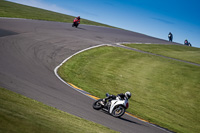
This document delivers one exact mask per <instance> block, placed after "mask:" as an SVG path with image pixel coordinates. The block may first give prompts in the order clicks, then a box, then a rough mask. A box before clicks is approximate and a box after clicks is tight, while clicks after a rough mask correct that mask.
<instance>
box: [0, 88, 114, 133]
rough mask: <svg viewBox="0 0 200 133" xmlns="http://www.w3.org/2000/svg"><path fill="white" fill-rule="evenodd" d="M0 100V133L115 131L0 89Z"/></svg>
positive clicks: (91, 132) (92, 132)
mask: <svg viewBox="0 0 200 133" xmlns="http://www.w3.org/2000/svg"><path fill="white" fill-rule="evenodd" d="M0 103H1V104H0V125H1V126H0V132H1V133H7V132H12V133H13V132H16V133H80V132H81V133H82V132H84V133H88V132H90V133H94V132H102V133H104V132H108V133H110V132H115V131H113V130H110V129H108V128H106V127H104V126H102V125H99V124H96V123H94V122H90V121H87V120H84V119H82V118H79V117H76V116H73V115H70V114H68V113H65V112H63V111H60V110H57V109H55V108H53V107H49V106H47V105H44V104H42V103H40V102H37V101H35V100H31V99H29V98H27V97H24V96H22V95H19V94H16V93H14V92H11V91H8V90H6V89H3V88H0Z"/></svg>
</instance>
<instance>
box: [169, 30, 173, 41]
mask: <svg viewBox="0 0 200 133" xmlns="http://www.w3.org/2000/svg"><path fill="white" fill-rule="evenodd" d="M168 38H169V41H170V42H172V40H173V35H172V33H171V32H169V34H168Z"/></svg>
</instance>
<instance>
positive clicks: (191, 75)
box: [58, 46, 200, 133]
mask: <svg viewBox="0 0 200 133" xmlns="http://www.w3.org/2000/svg"><path fill="white" fill-rule="evenodd" d="M58 73H59V75H60V76H61V77H62V78H63V79H64V80H65V81H67V82H70V83H73V84H74V85H76V86H78V87H80V88H82V89H84V90H86V91H88V92H89V93H91V94H93V95H95V96H97V97H100V98H104V97H105V93H107V92H108V93H111V94H118V93H122V92H123V93H124V92H126V91H130V92H132V94H133V95H132V98H131V99H130V107H129V109H128V112H130V113H133V114H135V115H137V116H139V117H141V118H143V119H145V120H148V121H150V122H152V123H155V124H158V125H160V126H162V127H165V128H168V129H170V130H173V131H176V132H180V133H188V132H190V133H196V132H198V131H200V115H199V114H200V82H199V79H200V67H198V66H194V65H190V64H187V63H182V62H178V61H174V60H170V59H165V58H162V57H158V56H153V55H148V54H144V53H139V52H135V51H131V50H127V49H122V48H117V47H108V46H105V47H99V48H95V49H91V50H88V51H85V52H83V53H80V54H78V55H76V56H74V57H72V58H71V59H70V60H68V61H67V62H66V63H64V65H62V66H61V67H60V68H59V70H58Z"/></svg>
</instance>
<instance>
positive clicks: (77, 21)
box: [72, 16, 81, 27]
mask: <svg viewBox="0 0 200 133" xmlns="http://www.w3.org/2000/svg"><path fill="white" fill-rule="evenodd" d="M80 19H81V18H80V16H78V17H77V18H75V19H74V22H73V25H72V27H74V26H76V27H78V25H79V24H80Z"/></svg>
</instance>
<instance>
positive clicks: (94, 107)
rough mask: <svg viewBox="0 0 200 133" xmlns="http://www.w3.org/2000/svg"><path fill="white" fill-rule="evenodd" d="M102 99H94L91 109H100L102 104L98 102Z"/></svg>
mask: <svg viewBox="0 0 200 133" xmlns="http://www.w3.org/2000/svg"><path fill="white" fill-rule="evenodd" d="M102 101H103V99H99V100H97V101H95V102H94V103H93V109H96V110H100V109H102V104H101V103H100V102H102Z"/></svg>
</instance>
